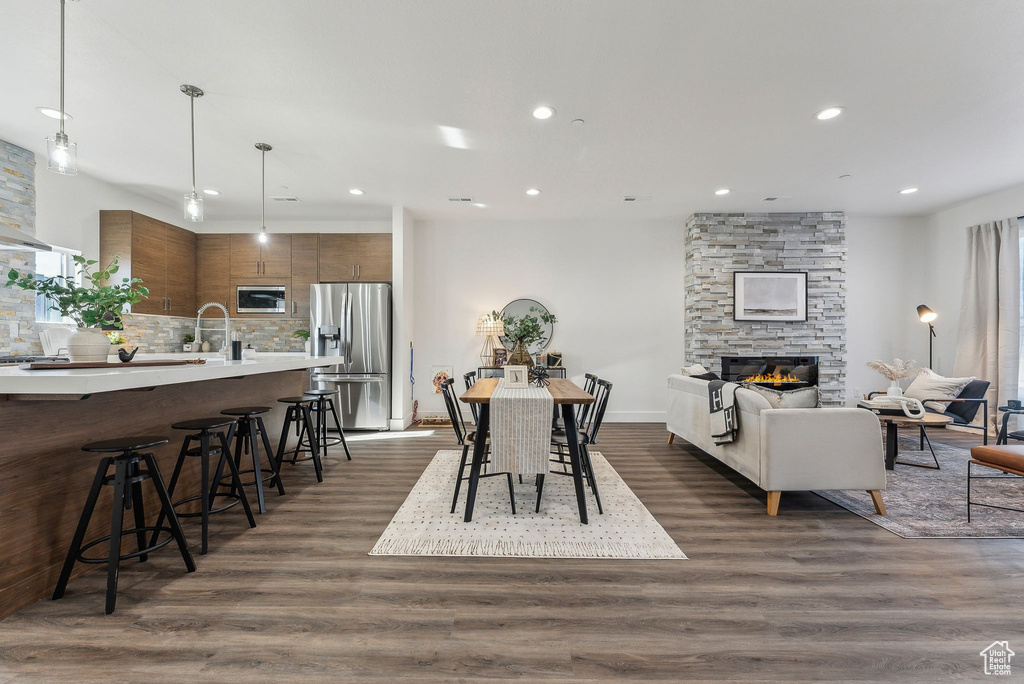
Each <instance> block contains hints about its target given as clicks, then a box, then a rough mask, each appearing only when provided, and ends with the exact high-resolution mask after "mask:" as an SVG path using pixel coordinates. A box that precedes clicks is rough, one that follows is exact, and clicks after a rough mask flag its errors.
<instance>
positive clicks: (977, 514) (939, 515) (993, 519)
mask: <svg viewBox="0 0 1024 684" xmlns="http://www.w3.org/2000/svg"><path fill="white" fill-rule="evenodd" d="M932 446H934V447H935V455H936V457H937V458H938V460H939V465H940V466H942V470H928V469H925V468H915V467H913V466H906V465H899V464H898V463H897V465H896V470H893V471H887V472H886V490H885V492H884V495H883V496H884V497H885V507H886V509H887V510H888V515H886V516H881V515H876V514H875V510H874V508H873V507H872V506H871V497H869V496H868V494H867V492H858V491H826V492H815V493H816V494H818V495H819V496H822V497H824V498H826V499H828V500H829V501H832V502H833V503H837V504H839V505H840V506H842V507H843V508H845V509H847V510H849V511H852V512H854V513H856V514H857V515H859V516H861V517H863V518H866V519H868V520H870V521H871V522H873V523H875V524H876V525H878V526H879V527H884V528H885V529H887V530H889V531H890V532H892V533H894V534H898V535H899V536H901V537H904V538H921V537H945V538H957V537H979V538H1021V537H1024V513H1014V512H1013V511H1001V510H998V509H995V508H985V507H982V506H971V522H970V523H968V522H967V462H968V461H969V460H970V458H971V453H970V450H969V449H963V448H960V447H954V446H948V445H945V444H939V443H937V442H932ZM918 447H919V443H918V441H917V439H916V438H912V437H901V438H900V456H899V460H900V461H909V462H914V463H929V464H932V463H933V462H932V460H931V454H930V453H929V452H928V451H927V449H926V450H925V451H923V452H922V451H919V450H918ZM926 447H927V445H926ZM971 472H972V473H973V475H979V474H980V475H999V474H1000V473H999V471H996V470H991V469H989V468H981V467H979V466H973V470H972V471H971ZM971 501H973V502H978V501H981V502H984V503H990V504H995V505H997V506H1011V507H1013V508H1024V478H1014V479H1006V480H973V479H972V481H971Z"/></svg>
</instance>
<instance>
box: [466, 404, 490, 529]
mask: <svg viewBox="0 0 1024 684" xmlns="http://www.w3.org/2000/svg"><path fill="white" fill-rule="evenodd" d="M490 421H491V405H490V404H480V410H479V415H478V417H477V421H476V439H475V440H474V441H473V461H472V464H471V465H470V466H469V486H468V487H467V488H466V518H465V521H466V522H470V521H471V520H472V519H473V504H474V503H475V502H476V486H477V484H478V483H479V482H480V468H481V466H482V465H483V462H484V453H485V452H486V451H487V429H488V427H489V423H490Z"/></svg>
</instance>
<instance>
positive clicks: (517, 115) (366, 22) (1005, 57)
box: [0, 0, 1024, 220]
mask: <svg viewBox="0 0 1024 684" xmlns="http://www.w3.org/2000/svg"><path fill="white" fill-rule="evenodd" d="M58 7H59V3H58V2H57V0H31V1H29V0H0V16H2V17H3V21H2V22H0V46H3V47H2V51H3V56H4V68H3V69H2V70H0V138H2V139H7V140H9V141H11V142H13V143H15V144H18V145H23V146H25V147H28V148H31V149H33V150H36V151H39V152H42V151H44V148H45V145H44V142H43V139H44V138H45V136H47V135H49V134H51V133H52V132H53V131H54V130H55V128H56V122H55V121H53V120H51V119H47V118H44V117H43V116H41V115H40V114H38V113H37V112H36V111H35V107H37V106H40V105H51V106H55V104H56V103H57V100H58V93H57V85H58V81H57V75H58V60H57V55H58V40H57V36H58V16H59V14H58V13H59V9H58ZM67 16H68V39H67V57H68V65H67V79H68V81H67V109H68V111H69V112H70V113H71V114H72V115H73V116H74V120H73V121H71V122H69V124H68V133H69V135H70V136H71V139H72V140H73V141H77V142H78V143H79V165H80V168H81V170H82V171H84V172H87V173H91V174H93V175H95V176H97V177H100V178H102V179H104V180H108V181H111V182H114V183H119V184H123V185H125V186H130V187H131V188H133V189H135V190H137V191H139V192H141V193H143V194H146V195H147V196H151V197H153V198H157V199H160V200H161V201H164V202H166V203H168V204H169V205H177V204H178V203H180V201H181V196H182V194H183V193H184V192H186V191H187V190H188V189H189V182H190V181H189V161H188V99H187V97H186V96H185V95H183V94H181V93H180V92H179V91H178V86H179V85H180V84H182V83H192V84H195V85H198V86H199V87H201V88H203V89H204V90H205V91H206V97H204V98H202V99H201V100H199V101H198V102H197V103H196V110H197V111H196V117H197V122H196V127H197V154H198V161H197V166H198V174H199V186H200V187H201V188H205V187H213V188H216V189H218V190H221V191H222V193H223V194H222V196H221V197H219V198H207V199H206V214H207V218H208V219H211V220H215V219H242V218H244V219H249V218H258V216H259V178H260V177H259V153H258V152H257V151H256V150H255V149H254V148H253V144H254V143H256V142H257V141H265V142H269V143H271V144H272V145H274V151H273V152H271V153H269V154H268V159H267V179H268V194H288V195H295V196H298V197H299V198H300V199H301V200H302V201H301V202H300V203H298V204H274V203H268V217H269V218H270V219H273V218H279V219H281V218H296V219H302V218H316V219H338V218H376V217H387V216H389V215H390V212H389V209H388V207H389V206H390V205H391V204H403V205H405V206H407V207H409V208H410V209H411V210H412V211H413V212H414V214H415V215H416V216H417V217H420V218H435V219H455V218H463V219H474V220H480V219H484V218H488V219H490V218H494V219H563V218H574V219H579V218H625V217H640V218H645V219H655V218H657V219H662V218H677V217H679V218H681V217H684V216H685V215H687V214H688V213H690V212H692V211H722V210H724V211H750V210H772V211H780V210H783V211H784V210H787V209H794V210H796V209H805V210H814V209H820V210H832V209H841V210H846V211H848V212H852V213H859V214H872V215H908V214H923V213H928V212H931V211H934V210H936V209H938V208H940V207H943V206H947V205H950V204H953V203H956V202H958V201H961V200H964V199H966V198H969V197H973V196H975V195H978V194H981V193H984V192H987V191H991V190H996V189H999V188H1002V187H1006V186H1009V185H1012V184H1015V183H1020V182H1024V126H1022V125H1021V121H1022V120H1024V119H1022V114H1024V78H1022V77H1021V64H1024V59H1022V58H1024V41H1022V40H1020V38H1021V35H1024V2H1021V1H1020V0H970V1H964V0H899V1H898V2H894V1H893V0H846V1H844V2H838V1H828V2H826V1H822V0H770V1H769V0H632V1H625V0H501V1H497V0H462V1H457V0H430V1H429V2H422V1H418V0H405V1H398V0H366V1H363V0H358V1H352V0H347V1H344V2H340V1H336V0H304V1H302V2H294V1H292V2H286V1H283V0H217V2H210V1H208V0H173V1H172V0H146V2H138V1H137V0H82V1H81V2H76V3H69V4H68V8H67ZM540 103H545V104H550V105H552V106H553V107H555V109H556V110H557V115H556V116H555V117H554V118H552V119H550V120H548V121H537V120H535V119H533V118H532V117H531V116H530V112H531V110H532V109H533V107H534V106H536V105H537V104H540ZM834 104H838V105H841V106H844V107H846V108H847V111H846V113H845V114H844V115H843V116H841V117H839V118H838V119H835V120H832V121H828V122H819V121H817V120H815V119H814V118H813V114H814V113H815V112H816V111H817V110H819V109H821V108H823V107H825V106H828V105H834ZM575 118H582V119H584V120H585V121H586V123H585V125H583V126H582V127H574V126H572V125H571V124H570V121H571V120H572V119H575ZM441 126H447V127H452V128H456V129H459V130H460V131H461V132H462V134H463V135H464V138H465V141H466V144H467V146H468V149H457V148H452V147H448V146H446V145H445V142H444V138H443V136H442V134H441V129H440V128H439V127H441ZM40 173H45V171H42V170H40ZM841 174H851V177H850V178H848V179H845V180H840V179H839V176H840V175H841ZM62 182H68V183H74V182H75V180H74V178H67V179H62ZM280 186H287V190H285V189H283V188H281V187H280ZM907 186H917V187H920V188H921V190H920V192H918V193H917V194H916V195H909V196H900V195H898V194H897V191H898V190H899V189H900V188H904V187H907ZM350 187H360V188H363V189H365V190H366V194H365V195H364V196H363V197H361V198H356V197H353V196H351V195H349V194H348V192H347V190H348V188H350ZM529 187H539V188H541V189H542V190H543V194H541V195H540V196H539V197H535V198H531V197H527V196H526V195H525V194H524V191H525V190H526V189H527V188H529ZM719 187H729V188H732V190H733V191H732V193H731V194H729V195H727V196H724V197H716V196H715V195H714V194H713V192H714V190H715V189H716V188H719ZM627 194H630V195H640V196H649V197H650V199H649V200H648V201H643V202H637V203H634V204H625V203H623V202H622V197H623V195H627ZM452 195H459V196H471V197H473V198H474V199H475V200H477V201H479V202H484V203H486V204H487V205H488V207H487V208H485V209H480V208H477V207H473V206H468V205H455V204H452V203H450V202H448V201H447V197H449V196H452ZM768 195H774V196H791V197H792V199H786V200H779V201H777V202H774V203H770V204H769V203H765V202H761V201H760V200H761V198H762V197H764V196H768Z"/></svg>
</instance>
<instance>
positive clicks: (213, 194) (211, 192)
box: [203, 189, 220, 197]
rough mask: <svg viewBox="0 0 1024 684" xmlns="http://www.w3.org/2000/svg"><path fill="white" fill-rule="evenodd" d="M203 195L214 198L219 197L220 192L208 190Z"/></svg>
mask: <svg viewBox="0 0 1024 684" xmlns="http://www.w3.org/2000/svg"><path fill="white" fill-rule="evenodd" d="M203 194H204V195H211V196H213V197H216V196H217V195H219V194H220V190H209V189H207V190H203Z"/></svg>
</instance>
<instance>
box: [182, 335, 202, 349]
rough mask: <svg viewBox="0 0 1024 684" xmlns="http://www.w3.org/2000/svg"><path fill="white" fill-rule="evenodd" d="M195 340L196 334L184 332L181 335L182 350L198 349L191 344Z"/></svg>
mask: <svg viewBox="0 0 1024 684" xmlns="http://www.w3.org/2000/svg"><path fill="white" fill-rule="evenodd" d="M195 341H196V336H195V335H192V334H185V335H182V336H181V350H182V351H184V352H191V351H199V350H198V349H195V347H194V346H193V344H192V343H193V342H195Z"/></svg>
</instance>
